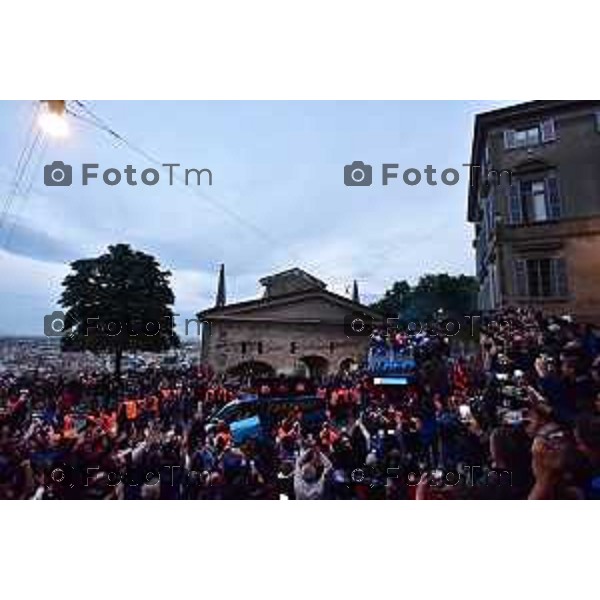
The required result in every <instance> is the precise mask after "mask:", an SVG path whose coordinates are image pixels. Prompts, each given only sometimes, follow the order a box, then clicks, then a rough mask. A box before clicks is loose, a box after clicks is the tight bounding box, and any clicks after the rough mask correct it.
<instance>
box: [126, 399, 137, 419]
mask: <svg viewBox="0 0 600 600" xmlns="http://www.w3.org/2000/svg"><path fill="white" fill-rule="evenodd" d="M137 413H138V406H137V402H136V401H135V400H127V401H126V402H125V415H126V416H127V418H128V419H129V420H130V421H133V420H135V419H137Z"/></svg>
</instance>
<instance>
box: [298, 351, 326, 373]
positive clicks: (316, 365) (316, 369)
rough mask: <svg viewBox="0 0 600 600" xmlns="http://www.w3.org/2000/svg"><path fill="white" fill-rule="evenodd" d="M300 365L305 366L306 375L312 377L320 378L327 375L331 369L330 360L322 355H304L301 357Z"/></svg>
mask: <svg viewBox="0 0 600 600" xmlns="http://www.w3.org/2000/svg"><path fill="white" fill-rule="evenodd" d="M300 366H302V367H304V371H305V376H306V377H310V378H311V379H320V378H321V377H325V375H327V372H328V370H329V361H328V360H327V359H326V358H323V357H322V356H317V355H314V356H303V357H302V358H301V359H300Z"/></svg>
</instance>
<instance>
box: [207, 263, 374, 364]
mask: <svg viewBox="0 0 600 600" xmlns="http://www.w3.org/2000/svg"><path fill="white" fill-rule="evenodd" d="M260 283H261V284H262V285H263V286H264V288H265V289H264V294H263V296H262V298H258V299H255V300H249V301H245V302H236V303H233V304H227V303H226V296H225V273H224V268H223V266H222V267H221V271H220V273H219V283H218V291H217V299H216V303H215V307H214V308H211V309H209V310H205V311H203V312H201V313H199V315H198V317H199V318H200V319H202V321H203V323H204V325H203V328H202V350H201V352H202V362H203V364H207V365H210V366H211V367H212V368H213V369H215V371H217V372H218V373H226V372H227V373H230V374H238V375H245V374H254V375H259V374H265V375H267V374H269V375H272V374H290V375H291V374H297V375H311V376H323V375H328V374H333V373H337V372H338V371H339V370H340V369H342V370H348V369H352V368H353V365H357V364H359V363H360V362H361V361H363V360H364V358H365V355H366V350H367V346H368V340H369V337H368V326H367V327H366V328H365V330H364V331H363V332H362V335H347V332H348V331H350V329H349V324H350V323H351V322H352V321H353V319H354V318H356V317H360V318H361V319H363V321H364V322H365V323H366V322H368V321H369V319H374V320H377V319H379V318H380V317H379V315H378V314H377V313H376V312H374V311H373V310H371V309H369V308H368V307H367V306H363V305H362V304H360V302H359V298H358V287H357V285H356V283H355V284H354V289H353V298H352V299H349V298H345V297H343V296H340V295H338V294H334V293H332V292H330V291H328V290H327V289H326V288H327V286H326V284H325V283H324V282H323V281H321V280H319V279H317V278H316V277H313V276H312V275H310V274H309V273H306V272H305V271H303V270H302V269H297V268H296V269H290V270H288V271H284V272H282V273H277V274H275V275H270V276H268V277H264V278H263V279H261V280H260ZM361 322H362V321H358V322H355V323H361ZM359 328H360V326H359V327H356V326H355V329H359Z"/></svg>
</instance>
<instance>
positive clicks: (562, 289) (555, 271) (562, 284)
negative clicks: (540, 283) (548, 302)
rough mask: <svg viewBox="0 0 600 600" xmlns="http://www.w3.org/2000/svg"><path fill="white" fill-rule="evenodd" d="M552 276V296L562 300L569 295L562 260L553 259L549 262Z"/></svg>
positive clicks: (565, 269) (565, 265) (564, 262)
mask: <svg viewBox="0 0 600 600" xmlns="http://www.w3.org/2000/svg"><path fill="white" fill-rule="evenodd" d="M550 269H551V276H552V293H553V294H552V295H553V296H558V297H559V298H564V297H566V296H567V295H568V293H569V286H568V282H567V264H566V261H565V259H564V258H553V259H552V260H551V261H550Z"/></svg>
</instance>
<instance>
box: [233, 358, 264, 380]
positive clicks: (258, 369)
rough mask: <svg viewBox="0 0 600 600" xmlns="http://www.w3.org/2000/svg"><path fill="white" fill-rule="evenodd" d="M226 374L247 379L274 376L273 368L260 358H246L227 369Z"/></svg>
mask: <svg viewBox="0 0 600 600" xmlns="http://www.w3.org/2000/svg"><path fill="white" fill-rule="evenodd" d="M227 375H228V376H229V377H238V378H240V379H241V380H243V381H249V380H252V379H256V378H258V377H274V376H275V369H274V368H273V367H272V366H271V365H270V364H269V363H266V362H262V361H260V360H247V361H244V362H241V363H238V364H237V365H235V366H233V367H231V368H229V369H227Z"/></svg>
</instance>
